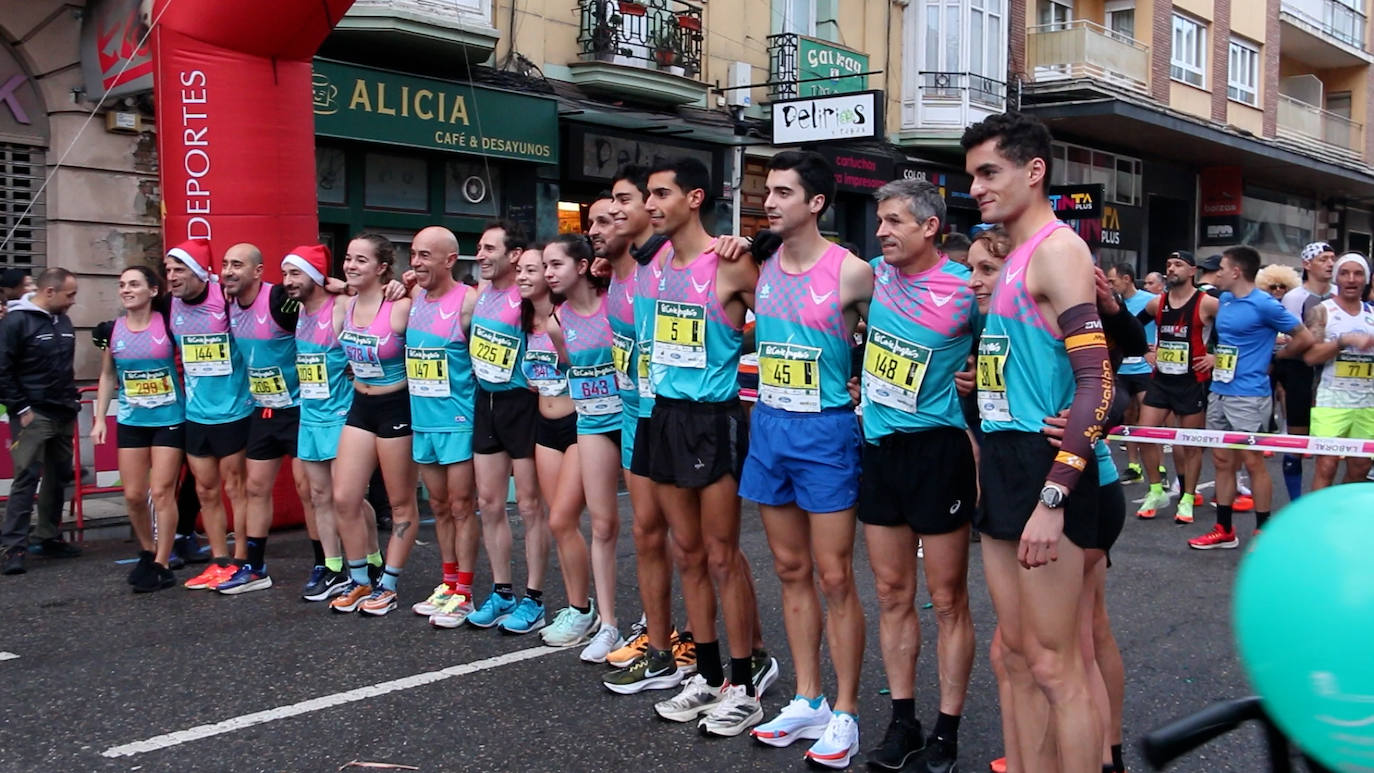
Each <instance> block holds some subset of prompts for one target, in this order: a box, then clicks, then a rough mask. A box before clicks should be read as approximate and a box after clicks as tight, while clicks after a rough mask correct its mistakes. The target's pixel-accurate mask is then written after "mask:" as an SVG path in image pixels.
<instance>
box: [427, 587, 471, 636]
mask: <svg viewBox="0 0 1374 773" xmlns="http://www.w3.org/2000/svg"><path fill="white" fill-rule="evenodd" d="M473 610H474V608H473V606H472V599H470V598H468V597H467V596H465V595H463V594H462V593H455V594H453V595H451V596H449V597H448V600H447V601H445V602H444V603H443V606H441V607H439V608H438V609H436V610H434V614H432V615H430V616H429V624H430V625H432V626H434V627H435V628H457V627H458V626H460V625H462V624H463V621H464V620H467V619H468V616H469V615H471V614H472V613H473Z"/></svg>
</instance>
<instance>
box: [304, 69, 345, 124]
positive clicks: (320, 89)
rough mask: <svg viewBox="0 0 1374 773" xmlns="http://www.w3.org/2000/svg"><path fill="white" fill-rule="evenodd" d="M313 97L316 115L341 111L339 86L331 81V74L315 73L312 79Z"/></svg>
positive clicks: (311, 91)
mask: <svg viewBox="0 0 1374 773" xmlns="http://www.w3.org/2000/svg"><path fill="white" fill-rule="evenodd" d="M310 93H311V99H312V101H313V103H314V107H315V115H333V114H335V113H337V112H339V87H338V86H335V85H334V84H333V83H330V82H329V76H328V75H325V74H324V73H319V72H317V73H315V74H314V75H313V76H312V77H311V79H310Z"/></svg>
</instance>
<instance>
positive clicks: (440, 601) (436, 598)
mask: <svg viewBox="0 0 1374 773" xmlns="http://www.w3.org/2000/svg"><path fill="white" fill-rule="evenodd" d="M454 595H456V594H455V593H454V590H453V589H452V588H450V587H449V584H448V583H446V582H441V583H439V584H438V585H436V586H434V590H433V591H432V592H431V593H430V594H429V598H427V599H425V600H424V601H417V602H415V603H414V604H412V605H411V606H410V611H411V612H414V613H415V614H417V615H420V616H421V617H429V616H430V615H432V614H434V613H435V612H438V611H439V607H442V606H443V605H444V602H446V601H448V600H449V599H450V598H451V597H453V596H454Z"/></svg>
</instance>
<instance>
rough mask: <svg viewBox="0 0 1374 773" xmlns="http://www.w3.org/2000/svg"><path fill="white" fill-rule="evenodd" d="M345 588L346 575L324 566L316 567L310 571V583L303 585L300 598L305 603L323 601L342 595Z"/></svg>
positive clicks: (346, 583)
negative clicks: (303, 588)
mask: <svg viewBox="0 0 1374 773" xmlns="http://www.w3.org/2000/svg"><path fill="white" fill-rule="evenodd" d="M347 588H348V575H346V574H344V573H343V572H336V571H333V570H332V569H330V568H329V567H326V566H317V567H315V568H314V569H312V570H310V582H307V583H306V584H305V590H304V591H303V592H302V593H301V598H303V599H305V600H306V601H324V600H325V599H328V598H333V597H334V596H337V595H339V594H340V593H343V592H344V591H345V590H346V589H347Z"/></svg>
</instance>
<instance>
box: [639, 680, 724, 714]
mask: <svg viewBox="0 0 1374 773" xmlns="http://www.w3.org/2000/svg"><path fill="white" fill-rule="evenodd" d="M726 684H727V683H721V685H720V686H719V687H712V686H710V685H709V684H707V683H706V677H704V676H702V675H701V674H694V675H693V676H692V678H691V679H688V680H687V684H686V685H684V686H683V688H682V691H681V692H679V693H678V694H677V695H674V696H673V697H671V698H669V699H668V700H666V701H659V702H658V703H655V704H654V713H655V714H658V715H659V716H660V717H662V718H663V719H666V720H668V721H670V722H691V721H692V720H694V719H696V718H697V717H700V716H701V715H702V714H705V713H706V712H708V711H710V710H711V709H713V708H715V707H716V705H717V704H718V703H720V702H721V700H722V699H723V698H724V697H725V687H726Z"/></svg>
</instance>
